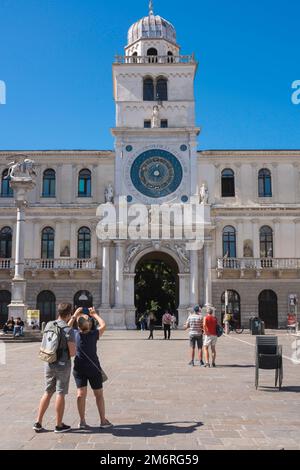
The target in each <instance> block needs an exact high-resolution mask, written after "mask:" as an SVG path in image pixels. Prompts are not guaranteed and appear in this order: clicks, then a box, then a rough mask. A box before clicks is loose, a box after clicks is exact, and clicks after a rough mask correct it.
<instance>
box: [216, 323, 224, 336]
mask: <svg viewBox="0 0 300 470" xmlns="http://www.w3.org/2000/svg"><path fill="white" fill-rule="evenodd" d="M223 333H224V330H223V328H222V327H221V325H219V323H217V326H216V334H217V337H218V338H220V337H221V336H222V335H223Z"/></svg>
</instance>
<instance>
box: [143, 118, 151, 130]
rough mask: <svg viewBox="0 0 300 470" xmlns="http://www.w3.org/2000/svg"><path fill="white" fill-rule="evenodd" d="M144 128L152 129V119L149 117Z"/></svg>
mask: <svg viewBox="0 0 300 470" xmlns="http://www.w3.org/2000/svg"><path fill="white" fill-rule="evenodd" d="M144 128H145V129H151V121H150V120H149V119H147V120H146V121H144Z"/></svg>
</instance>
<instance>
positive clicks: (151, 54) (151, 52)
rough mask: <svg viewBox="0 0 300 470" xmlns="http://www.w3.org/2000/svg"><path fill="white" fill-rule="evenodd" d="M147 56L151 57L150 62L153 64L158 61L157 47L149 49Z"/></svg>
mask: <svg viewBox="0 0 300 470" xmlns="http://www.w3.org/2000/svg"><path fill="white" fill-rule="evenodd" d="M147 56H148V57H149V62H150V63H151V64H156V63H157V49H155V48H154V47H151V48H150V49H148V51H147Z"/></svg>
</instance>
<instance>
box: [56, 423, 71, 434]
mask: <svg viewBox="0 0 300 470" xmlns="http://www.w3.org/2000/svg"><path fill="white" fill-rule="evenodd" d="M68 431H71V426H67V425H66V424H64V423H62V425H61V426H55V429H54V432H61V433H63V432H68Z"/></svg>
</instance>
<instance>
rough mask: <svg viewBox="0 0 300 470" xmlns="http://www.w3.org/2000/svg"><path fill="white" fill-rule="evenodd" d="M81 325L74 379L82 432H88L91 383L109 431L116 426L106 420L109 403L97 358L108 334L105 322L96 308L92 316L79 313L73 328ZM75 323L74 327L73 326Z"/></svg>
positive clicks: (77, 334) (104, 423)
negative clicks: (87, 404)
mask: <svg viewBox="0 0 300 470" xmlns="http://www.w3.org/2000/svg"><path fill="white" fill-rule="evenodd" d="M75 320H76V321H77V325H78V330H75V338H76V356H75V360H74V369H73V375H74V378H75V382H76V386H77V407H78V413H79V417H80V423H79V426H78V427H79V429H87V428H88V425H87V424H86V421H85V405H86V396H87V385H88V382H89V384H90V386H91V387H92V389H93V392H94V395H95V398H96V404H97V408H98V411H99V415H100V420H101V424H100V427H101V428H107V427H110V426H112V424H111V423H110V422H109V421H108V419H106V417H105V403H104V396H103V384H102V372H101V366H100V361H99V358H98V356H97V342H98V340H99V338H100V337H101V336H102V335H103V333H104V331H105V327H106V325H105V322H104V320H103V319H102V318H101V317H100V316H99V315H98V314H97V312H96V311H95V309H94V308H90V309H89V315H83V313H82V311H80V310H79V311H77V313H76V315H74V316H73V317H72V319H71V320H70V323H69V326H73V323H74V321H75ZM94 320H96V321H97V322H98V327H97V328H95V329H92V324H93V321H94ZM71 323H72V325H71Z"/></svg>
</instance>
